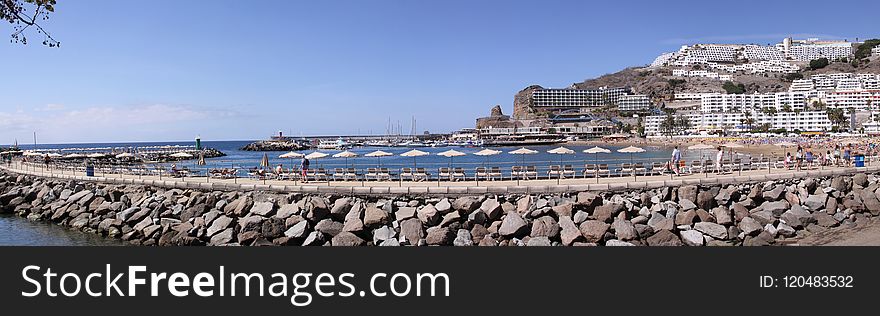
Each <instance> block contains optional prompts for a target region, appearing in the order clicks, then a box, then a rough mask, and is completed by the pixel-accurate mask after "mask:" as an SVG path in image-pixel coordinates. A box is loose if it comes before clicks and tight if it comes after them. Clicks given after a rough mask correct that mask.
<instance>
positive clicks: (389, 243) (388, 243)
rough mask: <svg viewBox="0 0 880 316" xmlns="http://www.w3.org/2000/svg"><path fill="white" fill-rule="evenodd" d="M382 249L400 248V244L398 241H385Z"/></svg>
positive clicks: (381, 245)
mask: <svg viewBox="0 0 880 316" xmlns="http://www.w3.org/2000/svg"><path fill="white" fill-rule="evenodd" d="M379 246H380V247H397V246H400V242H399V241H397V239H385V240H384V241H382V243H381V244H379Z"/></svg>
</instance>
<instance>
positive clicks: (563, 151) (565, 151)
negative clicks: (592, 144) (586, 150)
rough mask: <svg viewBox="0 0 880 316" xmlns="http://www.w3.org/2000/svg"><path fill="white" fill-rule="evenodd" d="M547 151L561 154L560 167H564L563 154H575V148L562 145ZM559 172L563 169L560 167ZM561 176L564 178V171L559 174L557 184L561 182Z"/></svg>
mask: <svg viewBox="0 0 880 316" xmlns="http://www.w3.org/2000/svg"><path fill="white" fill-rule="evenodd" d="M547 153H550V154H554V155H559V168H562V155H573V154H574V150H571V149H568V148H565V147H562V146H560V147H557V148H553V149H551V150H548V151H547ZM559 172H562V170H561V169H560V170H559ZM561 178H562V173H560V174H558V175H557V177H556V184H559V179H561Z"/></svg>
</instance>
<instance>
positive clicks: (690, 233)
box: [680, 229, 704, 246]
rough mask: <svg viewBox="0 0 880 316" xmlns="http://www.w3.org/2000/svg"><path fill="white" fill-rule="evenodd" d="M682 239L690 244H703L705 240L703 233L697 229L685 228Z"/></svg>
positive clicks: (686, 243)
mask: <svg viewBox="0 0 880 316" xmlns="http://www.w3.org/2000/svg"><path fill="white" fill-rule="evenodd" d="M680 234H681V240H682V241H683V242H684V244H685V245H688V246H702V245H703V242H704V238H703V233H700V232H699V231H697V230H693V229H691V230H685V231H682V232H681V233H680Z"/></svg>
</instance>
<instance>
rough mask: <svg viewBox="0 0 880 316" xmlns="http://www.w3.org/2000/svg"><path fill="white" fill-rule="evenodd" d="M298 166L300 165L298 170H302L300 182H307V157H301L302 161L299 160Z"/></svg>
mask: <svg viewBox="0 0 880 316" xmlns="http://www.w3.org/2000/svg"><path fill="white" fill-rule="evenodd" d="M299 167H300V170H302V182H303V183H309V178H308V174H309V159H308V158H306V157H303V159H302V161H301V162H300V165H299Z"/></svg>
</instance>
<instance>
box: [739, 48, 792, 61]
mask: <svg viewBox="0 0 880 316" xmlns="http://www.w3.org/2000/svg"><path fill="white" fill-rule="evenodd" d="M742 57H743V58H745V59H748V60H785V54H784V53H783V52H782V51H781V50H779V49H778V48H776V47H774V46H758V45H746V46H745V47H743V51H742Z"/></svg>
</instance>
